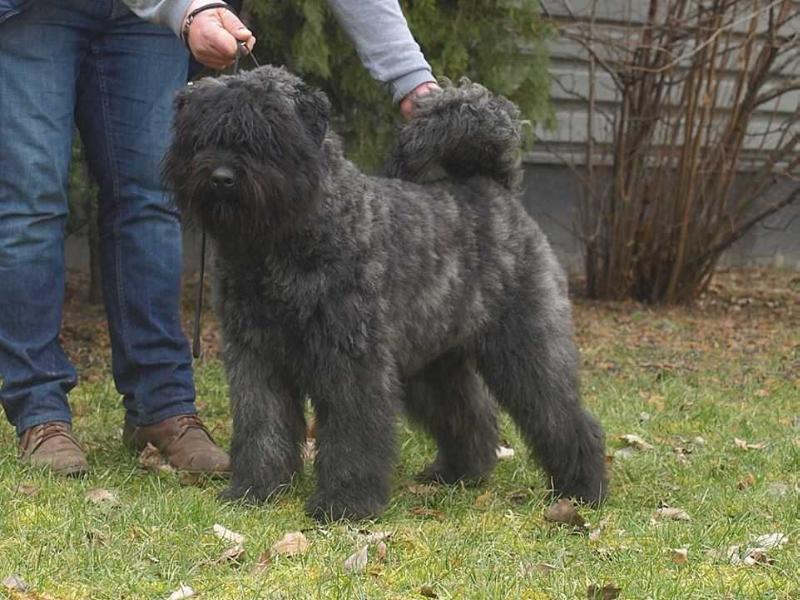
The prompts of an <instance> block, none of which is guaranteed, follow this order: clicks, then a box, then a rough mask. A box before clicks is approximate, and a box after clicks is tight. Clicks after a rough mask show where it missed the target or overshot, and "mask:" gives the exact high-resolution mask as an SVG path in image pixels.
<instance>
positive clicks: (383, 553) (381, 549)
mask: <svg viewBox="0 0 800 600" xmlns="http://www.w3.org/2000/svg"><path fill="white" fill-rule="evenodd" d="M375 554H376V555H377V557H378V560H379V561H381V562H383V561H384V560H386V557H387V556H388V554H389V548H388V547H387V546H386V543H385V542H383V541H381V542H378V543H377V545H376V546H375Z"/></svg>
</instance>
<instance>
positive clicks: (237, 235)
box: [164, 66, 606, 519]
mask: <svg viewBox="0 0 800 600" xmlns="http://www.w3.org/2000/svg"><path fill="white" fill-rule="evenodd" d="M176 108H177V111H176V117H175V127H174V129H175V137H174V141H173V143H172V146H171V149H170V150H169V152H168V155H167V157H166V158H165V171H164V172H165V178H166V181H167V182H168V184H169V185H170V186H171V188H172V189H173V190H174V192H175V195H176V199H177V201H178V203H179V205H180V207H181V209H182V210H183V212H184V213H186V214H188V215H191V216H192V217H193V218H194V219H195V220H196V221H198V222H199V223H201V224H202V226H203V227H204V228H205V230H206V231H207V233H208V234H209V235H210V236H211V238H212V240H213V245H214V250H215V253H214V254H215V308H216V311H217V313H218V316H219V319H220V322H221V324H222V335H223V339H224V362H225V366H226V369H227V374H228V379H229V383H230V394H231V404H232V409H233V441H232V447H231V460H232V468H233V475H232V479H231V483H230V487H229V488H228V489H227V490H226V491H225V492H223V496H224V497H225V498H245V499H250V500H264V499H267V498H269V497H270V496H272V495H273V494H275V493H277V492H279V491H280V490H282V489H283V488H284V487H286V486H287V485H288V484H289V483H290V481H291V479H292V477H293V475H294V474H295V473H297V472H298V470H300V468H301V465H302V463H301V452H300V449H301V445H302V443H303V441H304V436H305V430H306V429H305V420H304V416H303V408H304V402H305V399H306V398H307V397H308V398H310V399H311V402H312V405H313V408H314V411H315V415H316V419H317V442H318V453H317V456H316V461H315V469H316V474H317V488H316V491H315V493H314V494H313V496H312V497H311V498H310V499H309V500H308V504H307V506H308V510H309V512H310V513H311V514H312V515H314V516H316V517H317V518H327V519H331V518H332V519H338V518H364V517H370V516H375V515H377V514H379V513H380V512H381V511H382V510H383V509H384V507H385V505H386V503H387V500H388V495H389V490H390V483H391V479H392V471H393V464H394V461H395V457H396V443H395V436H396V432H395V429H396V421H397V416H398V412H399V411H400V410H401V409H402V408H403V407H405V410H406V412H407V414H408V415H409V416H410V417H411V418H412V419H413V420H414V421H416V422H417V423H419V424H420V425H421V426H422V427H423V428H425V429H426V430H427V431H428V432H429V433H430V434H431V435H432V436H433V437H434V438H435V440H436V442H437V444H438V455H437V457H436V458H435V460H433V462H432V463H431V464H430V466H429V467H427V468H426V469H425V470H424V471H423V473H422V474H421V478H422V479H425V480H435V481H441V482H448V483H451V482H457V481H466V482H476V481H479V480H481V479H482V478H484V477H485V476H487V475H488V474H489V473H490V472H491V470H492V468H493V467H494V465H495V461H496V447H497V442H498V432H497V421H496V410H497V407H498V405H499V407H501V408H503V409H504V410H506V411H508V413H509V414H510V415H511V417H512V419H513V420H514V422H515V423H516V425H517V426H518V427H519V429H520V431H521V433H522V436H523V437H524V439H525V441H526V442H527V445H528V446H529V448H530V450H531V451H532V453H533V455H534V456H535V457H536V458H537V459H538V461H539V463H540V464H541V466H542V468H543V469H544V471H545V472H546V474H547V475H548V477H549V480H550V485H551V487H552V489H553V490H554V491H555V493H557V494H559V495H564V496H573V497H576V498H578V499H581V500H584V501H589V502H598V501H600V500H601V499H602V498H603V496H604V494H605V493H606V478H605V467H604V451H603V435H602V431H601V429H600V427H599V425H598V424H597V423H596V422H595V421H594V420H593V419H592V417H591V416H590V415H589V414H588V413H587V412H586V411H584V409H583V408H582V407H581V406H580V403H579V396H578V378H577V369H578V358H577V353H576V349H575V345H574V343H573V339H572V336H573V333H572V324H571V317H570V304H569V301H568V298H567V289H566V284H565V278H564V274H563V273H562V271H561V269H560V268H559V266H558V264H557V262H556V259H555V257H554V256H553V253H552V251H551V249H550V246H549V245H548V242H547V240H546V238H545V236H544V235H543V234H542V232H541V230H540V229H539V227H538V226H537V224H536V223H535V222H534V221H533V220H532V219H531V217H530V216H529V215H528V214H527V213H526V211H525V210H524V208H523V207H522V205H521V203H520V201H519V198H518V194H517V184H518V181H519V180H520V172H521V171H520V164H519V121H518V113H517V110H516V108H515V107H514V106H513V105H512V104H511V103H510V102H508V101H507V100H505V99H504V98H501V97H498V96H493V95H491V94H490V93H489V92H488V91H487V90H486V89H485V88H483V87H481V86H479V85H475V84H470V83H469V82H464V83H462V84H461V85H460V86H458V87H446V88H445V89H444V90H443V91H441V92H440V93H434V94H431V95H430V96H427V97H425V98H422V99H421V100H420V103H419V108H418V110H417V111H416V113H415V116H414V117H413V118H412V120H411V121H410V122H409V123H408V124H406V125H405V126H404V127H403V128H402V129H401V130H400V132H399V134H398V141H397V144H396V147H395V148H394V150H393V152H392V154H391V158H390V160H389V164H388V167H387V171H388V175H389V176H388V177H371V176H368V175H365V174H363V173H361V172H360V171H359V169H358V168H356V167H355V166H354V165H353V164H352V163H350V162H349V161H348V160H346V159H345V158H344V156H343V154H342V149H341V144H340V141H339V139H338V137H337V136H336V135H335V134H333V133H331V132H330V131H329V130H328V113H329V103H328V100H327V98H326V97H325V96H324V94H322V93H321V92H319V91H316V90H313V89H310V88H309V87H307V86H306V85H305V84H304V83H303V82H302V81H301V80H300V79H299V78H297V77H295V76H294V75H292V74H290V73H288V72H287V71H285V70H283V69H280V68H275V67H269V66H267V67H261V68H259V69H256V70H254V71H251V72H248V73H244V74H240V75H236V76H228V77H221V78H218V79H209V80H204V81H201V82H200V83H197V84H195V85H192V86H190V87H188V88H187V89H186V90H185V91H184V92H182V93H181V94H180V96H179V97H178V99H177V101H176ZM487 390H488V391H487Z"/></svg>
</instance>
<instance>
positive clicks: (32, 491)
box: [14, 483, 39, 497]
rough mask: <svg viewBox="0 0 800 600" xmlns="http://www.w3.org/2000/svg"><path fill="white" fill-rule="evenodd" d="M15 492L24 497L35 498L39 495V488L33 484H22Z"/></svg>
mask: <svg viewBox="0 0 800 600" xmlns="http://www.w3.org/2000/svg"><path fill="white" fill-rule="evenodd" d="M14 492H15V493H17V494H21V495H23V496H28V497H33V496H35V495H36V494H38V493H39V486H38V485H35V484H33V483H20V484H19V485H17V487H16V489H15V490H14Z"/></svg>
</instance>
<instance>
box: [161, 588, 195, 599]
mask: <svg viewBox="0 0 800 600" xmlns="http://www.w3.org/2000/svg"><path fill="white" fill-rule="evenodd" d="M194 595H195V593H194V590H193V589H192V588H190V587H189V586H188V585H183V584H181V587H179V588H178V589H177V590H175V591H174V592H172V593H171V594H170V595H169V598H167V600H184V598H193V597H194Z"/></svg>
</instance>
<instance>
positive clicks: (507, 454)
mask: <svg viewBox="0 0 800 600" xmlns="http://www.w3.org/2000/svg"><path fill="white" fill-rule="evenodd" d="M509 458H514V449H513V448H509V447H508V446H498V447H497V459H498V460H508V459H509Z"/></svg>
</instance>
